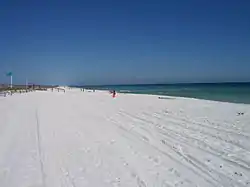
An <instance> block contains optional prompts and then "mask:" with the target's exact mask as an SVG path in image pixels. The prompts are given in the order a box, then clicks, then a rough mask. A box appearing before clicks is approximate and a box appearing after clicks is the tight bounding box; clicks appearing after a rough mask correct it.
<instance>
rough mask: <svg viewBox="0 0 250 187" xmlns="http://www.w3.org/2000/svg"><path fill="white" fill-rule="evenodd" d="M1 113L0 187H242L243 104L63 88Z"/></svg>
mask: <svg viewBox="0 0 250 187" xmlns="http://www.w3.org/2000/svg"><path fill="white" fill-rule="evenodd" d="M0 110H1V113H0V186H1V187H17V186H18V187H19V186H20V187H71V186H72V187H84V186H86V187H87V186H92V187H105V186H107V187H110V186H122V187H133V186H138V187H146V186H147V187H158V186H159V187H161V186H164V187H172V186H173V187H176V186H183V187H187V186H188V187H194V186H201V187H210V186H211V187H212V186H213V187H219V186H225V187H230V186H239V187H241V186H242V187H243V186H250V143H249V142H250V105H244V104H231V103H220V102H212V101H204V100H196V99H187V98H174V97H168V99H159V98H158V96H152V95H151V96H150V95H133V94H118V97H117V98H115V99H113V98H112V97H111V95H110V94H109V93H107V92H100V91H97V92H95V93H93V92H81V91H80V90H79V89H71V90H67V91H66V93H63V92H51V91H48V92H32V93H25V94H22V95H21V94H20V95H19V94H16V95H13V96H8V97H0ZM239 113H243V114H239Z"/></svg>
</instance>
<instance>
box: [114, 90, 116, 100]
mask: <svg viewBox="0 0 250 187" xmlns="http://www.w3.org/2000/svg"><path fill="white" fill-rule="evenodd" d="M115 96H116V91H115V90H113V98H115Z"/></svg>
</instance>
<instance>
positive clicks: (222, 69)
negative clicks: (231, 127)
mask: <svg viewBox="0 0 250 187" xmlns="http://www.w3.org/2000/svg"><path fill="white" fill-rule="evenodd" d="M0 8H1V11H0V24H1V26H0V36H1V40H0V51H1V53H0V75H1V76H0V82H4V83H7V82H8V78H7V77H5V73H6V72H8V71H12V72H13V75H14V76H13V80H14V83H18V84H20V83H25V79H26V77H27V78H28V79H29V81H30V82H33V83H39V84H118V83H154V82H171V83H172V82H218V81H250V11H249V8H250V1H249V0H235V1H231V0H223V1H220V0H216V1H215V0H171V1H168V0H162V1H158V0H152V1H147V0H139V1H136V0H124V1H118V0H114V1H109V0H105V1H104V0H91V1H84V0H83V1H63V0H61V1H53V3H52V1H6V2H3V1H1V2H0Z"/></svg>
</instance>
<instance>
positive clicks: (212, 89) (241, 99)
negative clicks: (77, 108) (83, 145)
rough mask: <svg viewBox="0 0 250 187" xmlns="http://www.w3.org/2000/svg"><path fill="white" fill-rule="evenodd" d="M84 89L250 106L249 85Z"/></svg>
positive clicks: (155, 85)
mask: <svg viewBox="0 0 250 187" xmlns="http://www.w3.org/2000/svg"><path fill="white" fill-rule="evenodd" d="M85 88H91V89H101V90H116V91H118V92H121V93H135V94H153V95H166V96H167V95H168V96H177V97H178V96H179V97H189V98H198V99H206V100H214V101H224V102H232V103H245V104H250V83H199V84H148V85H145V84H144V85H112V86H86V87H85Z"/></svg>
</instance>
